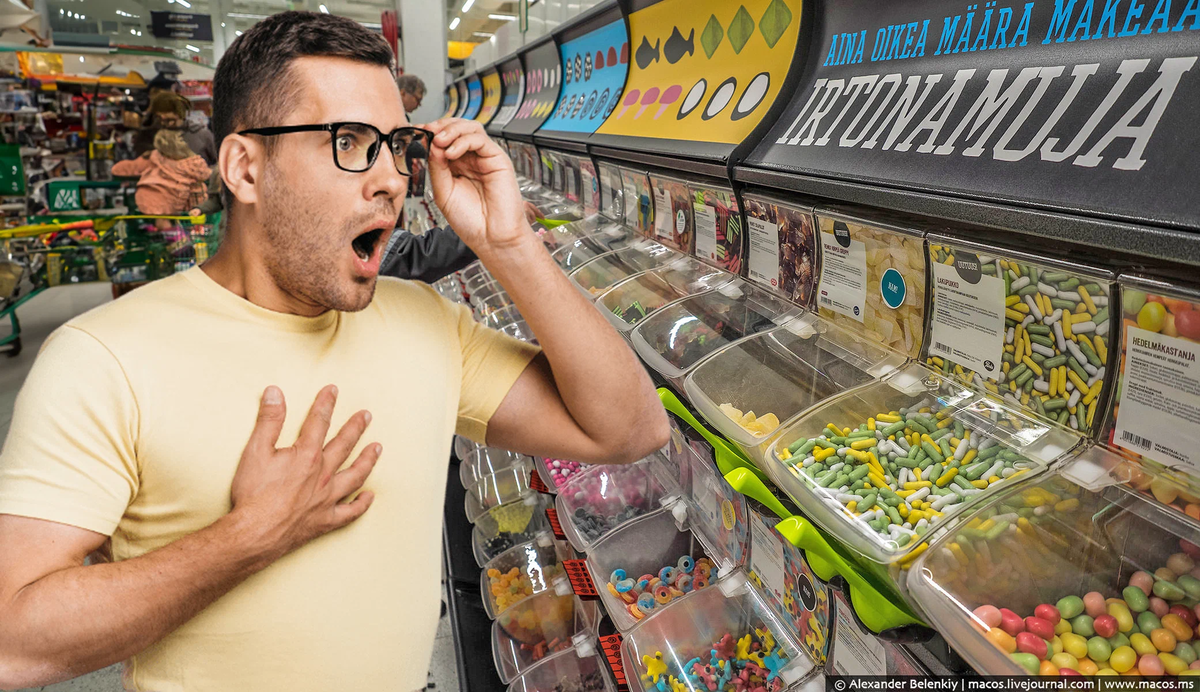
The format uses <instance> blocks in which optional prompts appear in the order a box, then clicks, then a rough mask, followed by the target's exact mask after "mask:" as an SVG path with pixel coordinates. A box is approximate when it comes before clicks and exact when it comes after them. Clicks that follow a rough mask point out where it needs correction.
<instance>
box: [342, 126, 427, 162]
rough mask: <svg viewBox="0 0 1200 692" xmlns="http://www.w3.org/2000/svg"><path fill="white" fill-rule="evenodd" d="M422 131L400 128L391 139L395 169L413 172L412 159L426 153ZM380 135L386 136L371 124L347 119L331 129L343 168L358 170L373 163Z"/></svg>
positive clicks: (424, 136) (424, 155)
mask: <svg viewBox="0 0 1200 692" xmlns="http://www.w3.org/2000/svg"><path fill="white" fill-rule="evenodd" d="M427 138H428V137H427V136H426V135H425V133H424V132H415V131H408V132H399V133H396V134H395V136H393V137H392V139H391V148H392V159H393V160H394V161H395V162H396V170H397V171H399V172H400V173H402V174H404V175H411V174H412V163H413V161H415V160H418V159H424V158H426V157H427V156H428V155H429V147H428V146H427V144H426V142H425V140H426V139H427ZM381 139H386V135H384V136H382V137H381V135H380V134H379V132H378V131H376V130H375V129H374V128H372V127H368V126H366V125H359V124H354V123H349V124H345V125H342V126H341V127H339V128H338V130H337V132H336V133H334V140H333V152H334V156H336V157H337V165H338V167H340V168H342V169H343V170H347V171H351V172H355V173H361V172H362V171H365V170H367V169H368V168H370V167H371V165H372V164H374V163H375V158H376V157H377V156H378V154H379V146H380V144H381V143H382V142H381Z"/></svg>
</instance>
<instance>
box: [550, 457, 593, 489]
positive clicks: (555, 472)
mask: <svg viewBox="0 0 1200 692" xmlns="http://www.w3.org/2000/svg"><path fill="white" fill-rule="evenodd" d="M543 461H544V462H545V464H546V470H547V471H549V472H550V480H551V481H552V482H553V483H554V487H555V488H561V487H562V486H563V485H564V484H565V483H566V482H567V480H568V479H570V478H571V476H574V475H575V474H577V473H579V472H580V471H582V470H584V469H585V468H587V465H586V464H581V463H579V462H578V461H568V460H566V459H544V460H543Z"/></svg>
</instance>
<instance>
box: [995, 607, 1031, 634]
mask: <svg viewBox="0 0 1200 692" xmlns="http://www.w3.org/2000/svg"><path fill="white" fill-rule="evenodd" d="M1000 629H1002V630H1004V631H1005V632H1008V634H1009V636H1012V637H1015V636H1017V635H1018V634H1020V633H1021V632H1024V631H1025V621H1024V620H1022V619H1021V616H1020V615H1017V614H1016V613H1014V612H1012V611H1011V610H1009V609H1008V608H1001V609H1000Z"/></svg>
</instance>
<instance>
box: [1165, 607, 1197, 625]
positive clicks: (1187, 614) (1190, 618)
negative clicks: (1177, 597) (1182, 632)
mask: <svg viewBox="0 0 1200 692" xmlns="http://www.w3.org/2000/svg"><path fill="white" fill-rule="evenodd" d="M1170 612H1171V613H1173V614H1175V615H1178V616H1179V617H1181V618H1183V621H1184V622H1186V623H1187V626H1188V627H1190V628H1192V629H1196V624H1197V620H1196V614H1195V613H1193V612H1192V609H1191V608H1188V607H1187V606H1185V605H1181V604H1178V603H1177V604H1175V605H1173V606H1171V610H1170Z"/></svg>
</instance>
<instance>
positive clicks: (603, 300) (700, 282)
mask: <svg viewBox="0 0 1200 692" xmlns="http://www.w3.org/2000/svg"><path fill="white" fill-rule="evenodd" d="M734 278H735V277H734V276H733V275H731V274H727V273H725V272H723V271H721V270H719V269H714V268H712V267H710V266H708V265H706V264H704V263H702V262H699V261H697V260H695V259H692V258H691V257H678V258H676V259H673V260H671V261H670V262H668V263H667V264H665V265H664V266H662V267H659V268H657V269H653V270H651V271H648V272H644V273H641V274H636V275H634V276H631V277H629V278H627V279H624V280H622V281H619V282H617V283H616V284H614V285H613V286H612V287H611V288H609V289H608V290H607V291H605V292H604V293H603V294H602V295H601V296H600V298H599V299H598V300H597V301H596V304H597V305H598V306H600V307H601V308H602V311H603V313H604V316H605V317H607V318H608V321H609V322H612V324H613V326H614V327H616V328H617V331H619V332H621V333H622V334H627V333H628V332H629V331H631V330H632V329H633V328H634V327H636V326H637V325H638V323H639V322H641V321H642V320H643V319H645V318H646V317H649V316H650V315H651V314H652V313H654V312H655V311H656V310H658V309H660V308H662V307H663V306H664V305H666V304H668V303H670V302H672V301H675V300H679V299H680V298H684V297H687V296H690V295H694V294H696V293H701V292H703V291H707V290H709V289H712V288H716V287H718V286H720V285H722V284H725V283H728V282H730V281H733V279H734Z"/></svg>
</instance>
